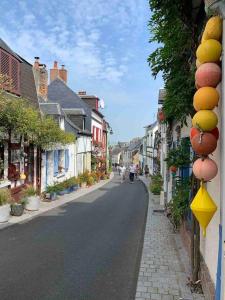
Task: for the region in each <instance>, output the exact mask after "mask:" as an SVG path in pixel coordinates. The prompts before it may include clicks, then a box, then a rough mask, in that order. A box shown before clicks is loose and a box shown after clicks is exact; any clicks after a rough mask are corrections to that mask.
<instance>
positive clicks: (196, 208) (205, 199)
mask: <svg viewBox="0 0 225 300" xmlns="http://www.w3.org/2000/svg"><path fill="white" fill-rule="evenodd" d="M191 210H192V212H193V214H194V215H195V217H196V219H197V220H198V222H199V224H200V226H201V227H202V229H203V235H204V236H206V227H207V226H208V224H209V223H210V221H211V219H212V217H213V215H214V214H215V212H216V210H217V206H216V204H215V203H214V201H213V199H212V198H211V196H210V195H209V193H208V192H207V190H206V189H205V188H204V186H203V184H202V185H201V187H200V189H199V190H198V193H197V194H196V196H195V198H194V199H193V201H192V203H191Z"/></svg>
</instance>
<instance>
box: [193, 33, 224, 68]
mask: <svg viewBox="0 0 225 300" xmlns="http://www.w3.org/2000/svg"><path fill="white" fill-rule="evenodd" d="M221 52H222V45H221V43H220V42H218V41H217V40H213V39H210V40H207V41H205V42H203V43H202V44H200V45H199V46H198V49H197V52H196V56H197V59H198V60H199V62H200V63H207V62H218V61H219V60H220V56H221Z"/></svg>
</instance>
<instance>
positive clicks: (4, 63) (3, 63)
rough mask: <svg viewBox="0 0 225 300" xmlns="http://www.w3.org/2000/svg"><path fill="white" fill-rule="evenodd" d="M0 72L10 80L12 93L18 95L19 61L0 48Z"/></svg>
mask: <svg viewBox="0 0 225 300" xmlns="http://www.w3.org/2000/svg"><path fill="white" fill-rule="evenodd" d="M0 73H1V74H3V75H7V76H9V78H10V79H11V80H12V85H13V87H12V90H11V92H12V93H15V94H17V95H20V62H19V61H18V60H17V59H16V58H15V57H13V56H12V55H11V54H9V53H7V52H6V51H4V50H2V49H0Z"/></svg>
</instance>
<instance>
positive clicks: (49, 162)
mask: <svg viewBox="0 0 225 300" xmlns="http://www.w3.org/2000/svg"><path fill="white" fill-rule="evenodd" d="M66 149H68V150H69V165H68V170H67V171H66V170H65V169H63V170H62V172H61V173H58V174H57V175H55V174H54V151H55V150H62V151H63V153H64V155H62V165H65V152H64V151H65V150H66ZM75 175H76V144H70V145H67V146H65V147H62V148H58V149H54V150H49V151H45V152H44V153H43V154H42V165H41V192H43V191H45V189H46V187H47V186H49V185H53V184H54V183H58V182H62V181H64V180H66V179H68V178H70V177H73V176H75Z"/></svg>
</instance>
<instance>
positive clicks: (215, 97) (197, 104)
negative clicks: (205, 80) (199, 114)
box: [193, 87, 219, 111]
mask: <svg viewBox="0 0 225 300" xmlns="http://www.w3.org/2000/svg"><path fill="white" fill-rule="evenodd" d="M218 102H219V93H218V91H217V90H216V89H215V88H213V87H202V88H200V89H199V90H197V92H196V93H195V95H194V101H193V105H194V108H195V110H196V111H199V110H202V109H210V110H211V109H214V107H215V106H217V105H218Z"/></svg>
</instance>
